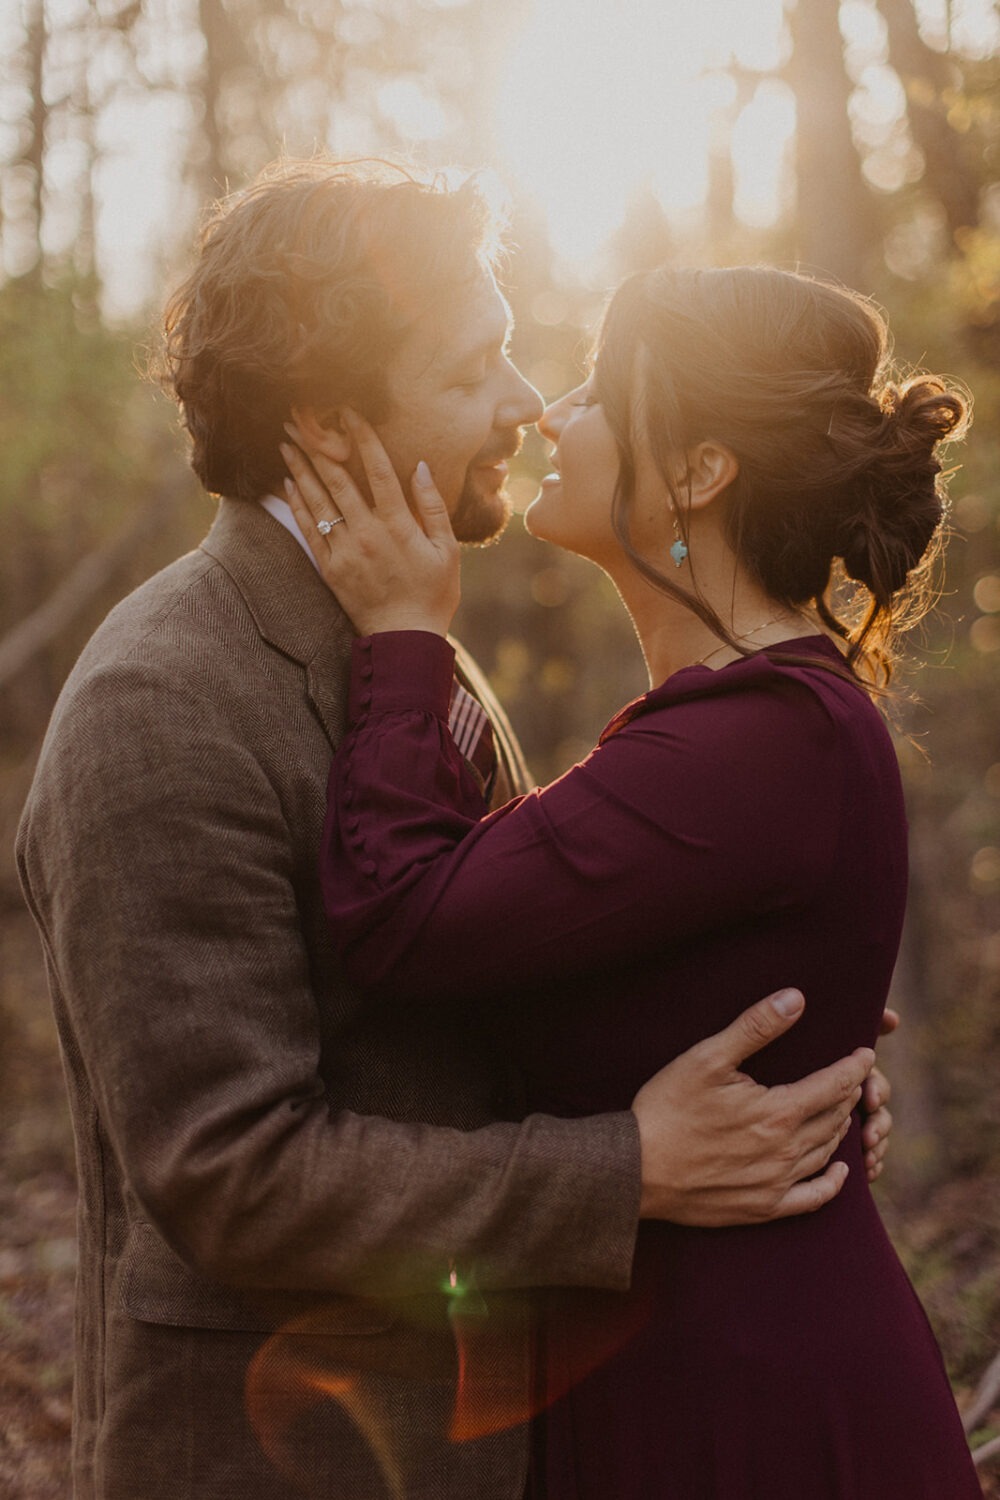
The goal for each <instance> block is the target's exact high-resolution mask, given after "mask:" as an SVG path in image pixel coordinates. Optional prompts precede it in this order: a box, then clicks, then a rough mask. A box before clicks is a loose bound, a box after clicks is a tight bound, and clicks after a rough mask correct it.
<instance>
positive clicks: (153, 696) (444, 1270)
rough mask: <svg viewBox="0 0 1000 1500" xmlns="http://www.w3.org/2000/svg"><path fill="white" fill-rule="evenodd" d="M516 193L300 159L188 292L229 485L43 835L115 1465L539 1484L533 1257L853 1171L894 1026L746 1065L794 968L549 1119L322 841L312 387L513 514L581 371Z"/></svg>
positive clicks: (129, 1480) (590, 1266)
mask: <svg viewBox="0 0 1000 1500" xmlns="http://www.w3.org/2000/svg"><path fill="white" fill-rule="evenodd" d="M491 234H492V228H491V225H490V224H489V222H488V218H487V215H486V211H485V208H484V205H483V203H482V200H481V199H480V198H479V196H478V194H477V193H476V191H475V188H474V186H473V185H467V186H466V187H464V188H462V189H459V190H456V191H449V190H447V189H445V188H444V187H443V186H442V185H440V184H430V185H424V184H420V183H418V182H416V181H413V180H411V179H409V178H408V177H407V175H406V174H404V173H402V172H394V171H383V172H382V173H380V172H378V171H377V170H375V169H373V168H362V167H360V166H355V167H353V168H349V167H337V166H319V165H314V166H311V167H308V168H286V169H283V170H281V171H279V172H278V173H276V174H274V175H272V176H270V177H268V178H267V179H265V180H264V181H262V182H261V183H260V184H258V185H257V186H256V187H255V188H254V189H252V190H251V191H250V192H249V193H248V194H246V195H244V196H243V197H242V198H240V199H238V200H237V201H236V202H235V204H234V205H232V206H231V207H230V208H228V209H227V210H225V211H224V212H223V213H222V214H221V215H220V216H219V217H218V218H217V219H216V220H215V221H214V223H213V224H212V225H211V226H210V228H209V230H208V231H207V234H206V237H205V241H204V244H203V248H202V255H201V258H200V261H199V263H198V265H197V267H196V269H195V271H194V272H193V274H192V276H191V277H190V279H189V280H188V282H187V283H186V285H185V286H184V287H183V288H182V289H181V291H180V292H179V293H178V295H177V297H176V298H175V299H174V302H173V303H172V305H171V309H170V311H169V314H168V350H169V360H170V369H171V375H172V381H173V385H174V389H175V392H176V394H177V396H178V398H179V399H180V401H181V404H182V409H183V413H184V418H185V422H186V425H187V427H188V429H189V431H190V433H191V436H192V439H193V444H194V452H193V463H194V467H195V469H196V472H197V473H198V475H199V477H200V478H201V479H202V481H203V483H204V484H205V486H206V488H207V489H208V490H209V491H212V492H214V493H219V494H223V495H225V496H226V498H225V499H223V500H222V502H221V505H220V508H219V514H218V519H217V520H216V522H215V525H214V526H213V528H212V530H211V532H210V534H209V536H208V538H207V539H206V541H205V542H204V543H203V545H202V547H201V548H200V549H199V550H198V551H197V552H195V553H194V554H192V555H190V556H188V557H186V558H182V559H180V560H179V561H178V562H176V563H175V564H173V565H172V566H171V567H169V568H167V569H166V570H165V571H164V572H163V573H161V574H160V575H159V576H158V577H156V578H154V579H152V580H150V582H149V583H147V584H146V585H144V586H143V587H142V588H141V589H139V590H137V592H136V593H135V594H133V595H132V596H131V597H130V598H129V599H127V600H126V601H124V603H123V604H121V605H119V606H118V608H117V609H115V610H114V611H112V613H111V615H110V616H109V617H108V619H107V620H106V621H105V623H104V625H103V626H102V627H101V628H100V630H99V631H98V632H97V634H96V636H95V637H94V639H93V640H92V641H91V643H90V645H89V646H88V647H87V648H86V650H85V651H84V653H83V656H82V657H81V659H80V661H79V663H78V664H77V666H76V668H75V670H74V672H73V674H72V676H71V678H70V680H69V682H68V683H67V685H66V688H65V690H64V692H63V694H62V697H61V699H60V702H59V704H58V705H57V708H56V711H55V714H54V716H53V721H52V725H51V727H50V730H49V734H48V736H47V739H46V743H45V746H44V748H43V751H42V756H41V761H40V764H39V769H38V773H37V776H36V780H35V784H34V786H33V789H32V792H31V795H30V797H29V801H28V806H27V809H26V812H25V816H24V820H23V823H22V828H21V831H20V834H19V842H18V858H19V863H20V869H21V872H22V878H23V881H24V885H25V890H26V892H27V894H28V899H29V901H30V903H31V906H32V909H33V911H34V913H35V916H36V919H37V921H38V923H39V926H40V929H41V932H42V936H43V941H44V944H45V949H46V958H47V963H48V969H49V978H50V983H51V988H52V993H53V999H54V1004H55V1008H56V1013H57V1018H58V1022H59V1027H60V1034H61V1037H62V1042H63V1047H64V1052H65V1058H66V1068H67V1077H68V1083H69V1089H70V1096H71V1103H72V1108H73V1115H74V1123H75V1128H76V1133H77V1142H78V1154H79V1161H80V1178H81V1213H80V1276H79V1294H78V1326H77V1356H78V1381H77V1392H76V1428H75V1468H76V1495H77V1500H96V1497H99V1500H195V1497H197V1500H230V1497H237V1496H238V1497H240V1500H257V1497H259V1500H265V1497H266V1500H286V1497H287V1500H291V1497H292V1496H293V1495H294V1496H300V1495H302V1494H307V1495H315V1496H323V1497H333V1496H338V1497H339V1496H343V1497H345V1500H384V1497H387V1496H389V1497H393V1500H401V1497H406V1500H410V1497H425V1500H432V1497H433V1500H438V1497H443V1496H454V1497H462V1500H467V1497H472V1496H481V1497H483V1500H517V1497H518V1496H520V1494H521V1492H522V1488H523V1483H524V1472H525V1449H526V1443H525V1434H524V1428H523V1418H524V1417H525V1416H526V1414H527V1410H528V1408H527V1404H526V1403H527V1385H526V1379H525V1363H526V1350H527V1340H526V1335H525V1326H524V1321H523V1318H524V1305H523V1302H522V1300H521V1298H520V1297H519V1295H518V1293H519V1292H520V1291H522V1290H523V1289H526V1288H530V1287H533V1286H542V1285H587V1286H598V1287H605V1288H611V1289H623V1288H625V1287H626V1286H627V1285H628V1280H629V1271H630V1262H631V1255H632V1248H633V1242H634V1235H635V1230H636V1225H637V1220H638V1217H639V1214H640V1210H641V1212H642V1213H643V1214H644V1215H646V1216H648V1217H660V1218H666V1217H669V1218H674V1219H677V1220H679V1221H682V1222H687V1223H700V1224H725V1223H732V1222H747V1221H753V1220H756V1219H762V1218H768V1217H772V1216H775V1215H779V1214H785V1213H790V1212H800V1211H805V1210H809V1209H814V1208H817V1207H819V1206H821V1204H822V1203H823V1202H825V1201H827V1200H828V1199H829V1198H830V1197H831V1196H832V1195H833V1194H834V1193H835V1192H836V1191H837V1190H838V1189H839V1186H840V1183H841V1182H842V1180H843V1175H842V1171H843V1169H842V1168H839V1167H836V1166H835V1167H832V1168H830V1169H829V1170H828V1171H827V1172H825V1173H824V1174H823V1175H822V1176H819V1177H816V1178H815V1179H814V1180H813V1181H809V1182H804V1181H801V1180H800V1179H803V1178H806V1177H810V1176H812V1175H813V1174H816V1173H819V1172H821V1171H822V1168H823V1166H824V1163H825V1162H826V1160H827V1158H828V1156H829V1154H830V1152H831V1150H832V1149H833V1148H834V1146H835V1144H836V1142H837V1141H838V1139H839V1138H840V1136H841V1134H842V1132H843V1130H844V1128H845V1127H846V1121H847V1115H848V1111H849V1110H850V1108H851V1106H852V1105H853V1104H854V1103H855V1102H856V1100H857V1097H858V1093H859V1091H860V1084H861V1081H862V1079H863V1078H864V1075H865V1073H866V1071H867V1069H868V1066H869V1065H870V1061H871V1054H870V1053H861V1054H859V1055H858V1056H856V1057H854V1058H850V1059H845V1060H844V1061H843V1062H842V1063H841V1064H839V1065H837V1066H836V1067H835V1068H832V1069H828V1070H826V1072H825V1073H824V1074H819V1075H816V1076H815V1077H814V1078H813V1079H810V1080H806V1081H804V1082H803V1083H802V1084H799V1085H796V1086H795V1088H793V1089H784V1090H775V1091H770V1092H769V1091H766V1090H763V1089H759V1088H757V1087H756V1086H755V1085H753V1084H752V1083H751V1082H750V1081H749V1080H748V1079H746V1078H744V1077H743V1076H742V1075H740V1074H739V1073H738V1071H737V1070H738V1068H739V1064H740V1062H741V1061H742V1060H743V1059H744V1058H745V1057H747V1056H748V1055H750V1053H752V1052H753V1051H755V1050H757V1049H758V1048H759V1047H761V1046H763V1045H765V1044H766V1043H767V1042H768V1041H769V1040H771V1039H772V1038H773V1037H775V1036H777V1035H779V1034H780V1033H781V1032H782V1031H783V1030H785V1029H787V1027H788V1026H789V1025H791V1024H792V1023H793V1021H794V1019H795V1016H796V1014H797V1010H798V1008H799V1006H800V1003H801V1002H800V1001H799V1000H797V999H796V997H794V996H788V995H785V996H784V997H781V998H779V1002H778V1004H777V1006H775V1005H772V1004H770V1003H768V1002H761V1003H760V1004H759V1005H757V1006H756V1007H754V1009H752V1010H751V1011H750V1012H748V1013H747V1015H746V1016H744V1017H742V1018H741V1019H740V1020H739V1021H737V1022H735V1023H734V1025H733V1027H731V1028H730V1029H729V1030H728V1031H727V1032H725V1033H722V1034H721V1035H720V1036H719V1037H718V1038H713V1039H711V1040H710V1041H708V1042H706V1043H704V1044H702V1045H701V1046H700V1047H699V1048H696V1049H694V1050H693V1052H691V1053H689V1054H686V1055H685V1057H683V1058H681V1059H678V1060H677V1061H676V1062H675V1063H674V1064H672V1065H671V1066H670V1067H668V1068H666V1069H665V1070H664V1071H663V1072H662V1073H660V1074H658V1075H657V1076H656V1077H655V1078H654V1079H652V1080H651V1081H650V1083H648V1084H647V1085H646V1086H645V1087H644V1089H643V1090H642V1091H641V1095H640V1096H639V1097H638V1098H637V1100H636V1104H635V1108H634V1111H631V1112H626V1113H624V1114H622V1115H613V1116H606V1117H598V1118H594V1119H589V1120H576V1121H563V1120H555V1119H549V1118H542V1117H537V1116H536V1117H531V1118H528V1119H526V1120H523V1121H522V1120H518V1118H517V1116H518V1109H517V1080H516V1079H511V1078H508V1077H505V1076H504V1070H503V1068H502V1066H501V1065H500V1064H498V1062H497V1061H496V1059H495V1058H494V1056H493V1055H492V1053H491V1049H490V1048H488V1047H487V1046H486V1045H485V1044H483V1042H482V1040H481V1038H480V1037H478V1036H477V1034H476V1030H475V1025H474V1023H473V1022H470V1024H469V1028H468V1030H463V1031H462V1032H461V1033H458V1032H456V1031H455V1029H454V1028H453V1027H451V1026H448V1025H445V1024H444V1023H441V1024H436V1023H435V1022H434V1020H433V1019H432V1018H428V1017H426V1016H414V1015H413V1014H411V1013H409V1012H408V1011H407V1010H406V1009H405V1008H404V1007H402V1006H399V1007H393V1006H392V1005H390V1004H385V1003H381V1002H380V1003H379V1005H378V1006H375V1005H373V1004H371V1003H370V1002H369V1003H366V1002H365V1000H364V998H363V997H361V996H359V995H357V994H355V993H353V992H352V991H351V989H350V988H349V986H348V985H347V983H346V981H345V980H344V978H343V976H342V974H341V973H340V972H339V971H338V968H337V965H336V962H335V960H334V957H333V953H332V948H331V945H330V941H329V936H328V933H327V930H326V925H325V920H324V917H323V912H322V903H321V899H320V892H319V881H318V878H317V874H316V861H317V851H318V845H319V838H320V831H321V824H322V816H323V807H324V792H325V784H326V777H327V771H328V767H329V761H330V755H331V750H332V748H333V747H334V746H335V745H336V744H337V742H338V740H339V738H340V736H341V733H342V729H343V722H344V702H343V699H344V693H345V685H346V680H347V670H348V666H347V659H348V648H349V642H350V629H349V627H348V625H347V622H346V620H345V619H344V617H343V615H342V614H341V612H340V611H339V608H338V606H337V605H336V603H335V601H334V600H333V598H332V596H331V595H330V594H329V593H328V591H327V590H326V588H325V586H324V585H323V584H322V582H321V581H320V579H319V578H318V576H317V575H316V572H315V570H314V568H313V567H312V565H311V562H310V560H309V558H308V556H307V555H306V552H305V550H304V547H303V546H301V545H300V539H299V538H297V537H296V535H295V534H294V523H293V521H292V519H291V517H290V513H289V512H288V510H287V507H285V506H284V503H283V502H282V501H280V500H278V499H277V498H276V496H275V492H276V491H280V486H281V483H282V480H283V476H284V472H285V471H284V466H283V462H282V460H281V457H280V454H279V445H280V443H281V442H282V439H283V428H284V424H285V422H286V421H288V419H289V418H290V417H292V416H294V417H295V419H296V420H297V421H298V423H299V424H300V428H302V429H304V430H306V431H311V432H313V433H315V434H318V435H319V436H320V437H321V438H322V440H323V441H324V442H326V444H327V446H328V448H329V449H331V450H332V451H334V452H335V453H341V454H342V456H343V457H344V459H345V461H347V462H349V463H353V462H354V456H353V453H352V450H351V445H350V442H349V440H348V437H347V435H346V433H345V432H344V431H343V430H342V428H341V427H340V424H339V418H338V411H339V408H340V407H341V406H342V405H343V404H344V403H350V404H351V405H352V406H354V407H356V408H357V409H358V410H360V411H361V412H363V413H364V415H366V416H367V417H368V418H369V419H370V420H371V421H372V422H373V423H375V425H376V427H377V429H378V431H379V433H380V435H381V437H382V440H383V442H384V443H385V445H386V448H387V450H388V452H389V454H390V457H391V458H392V460H393V463H394V465H395V466H396V467H397V468H398V469H399V471H400V472H401V473H404V474H406V475H408V474H409V473H410V472H411V471H412V468H413V466H414V465H415V463H416V461H417V459H419V458H423V459H426V460H427V461H428V462H429V463H430V464H431V466H432V469H433V472H434V475H435V478H436V480H437V482H438V484H439V486H440V488H441V490H442V493H443V495H444V497H445V499H446V502H447V503H448V506H449V510H450V513H451V515H452V517H453V522H454V525H455V529H456V532H457V534H458V535H459V536H460V537H462V538H463V539H465V540H468V541H480V540H484V539H486V538H487V537H488V536H490V535H493V534H494V533H495V532H496V531H497V530H498V529H499V528H500V527H501V526H502V525H503V523H504V520H505V519H506V513H507V507H506V502H505V499H504V497H503V481H504V477H505V474H506V461H507V459H508V458H509V457H510V456H511V455H512V454H513V452H514V451H515V449H516V447H517V444H518V441H519V432H520V429H521V428H522V427H523V426H524V425H525V424H526V423H528V422H531V421H533V420H534V419H535V418H536V416H537V415H538V414H539V413H540V411H541V403H540V401H539V399H538V397H537V395H536V394H535V392H534V391H533V390H532V389H531V388H530V387H529V386H528V385H527V384H526V383H525V381H524V380H523V379H522V378H521V376H520V375H519V374H518V372H517V371H516V370H515V369H514V367H513V366H512V365H511V364H510V362H509V360H508V358H507V355H506V352H505V338H506V332H507V316H506V310H505V307H504V304H503V303H502V301H501V299H500V298H499V295H498V293H497V292H496V287H495V283H494V282H493V279H492V257H493V254H494V252H495V248H496V246H495V241H494V240H493V239H492V238H491ZM276 522H280V524H276ZM476 699H482V700H483V701H485V702H486V704H487V706H488V708H489V711H490V715H491V717H492V718H493V721H494V729H495V740H496V744H495V751H494V752H492V753H491V752H490V749H489V744H488V741H489V735H488V734H487V733H485V732H484V733H480V732H479V731H480V730H481V729H482V715H481V714H480V713H479V710H478V705H477V702H476V701H475V700H476ZM453 713H454V716H455V721H456V727H458V728H459V729H460V731H461V732H465V731H466V730H467V729H468V726H469V725H470V724H472V725H473V730H474V732H473V734H472V736H471V737H470V738H469V739H468V741H467V753H468V755H469V758H470V760H471V761H472V763H473V764H476V763H479V764H480V765H481V767H482V771H483V775H484V777H485V778H486V779H488V780H489V781H490V783H491V786H492V795H493V796H494V797H495V798H497V799H503V798H505V797H506V796H508V795H509V794H510V792H511V791H512V790H513V789H514V788H516V787H517V786H518V785H519V784H520V781H521V779H522V778H523V769H522V767H521V765H520V761H519V758H518V755H517V751H516V747H515V745H514V744H513V741H512V739H511V737H510V734H509V731H508V729H507V726H506V724H505V722H504V720H503V718H502V716H501V715H500V714H499V712H498V710H497V709H496V706H495V704H493V703H492V700H491V699H490V697H489V694H488V691H487V690H486V688H485V686H484V684H483V682H482V679H481V678H480V677H479V675H478V674H477V672H476V669H475V668H474V666H473V664H472V663H471V662H469V661H468V660H466V659H464V658H460V671H459V679H458V682H457V684H456V689H455V697H454V701H453ZM484 749H485V752H486V757H487V758H486V760H485V761H484V759H483V752H484ZM446 962H447V955H446V954H443V955H442V963H446ZM788 1002H790V1004H789V1003H788ZM885 1124H886V1119H885V1116H882V1117H881V1121H880V1123H878V1124H876V1127H875V1131H876V1133H877V1131H878V1130H879V1129H881V1130H883V1131H884V1128H885Z"/></svg>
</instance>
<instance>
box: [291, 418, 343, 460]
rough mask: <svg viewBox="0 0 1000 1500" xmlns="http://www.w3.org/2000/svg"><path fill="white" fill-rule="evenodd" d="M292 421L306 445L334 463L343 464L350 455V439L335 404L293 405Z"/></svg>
mask: <svg viewBox="0 0 1000 1500" xmlns="http://www.w3.org/2000/svg"><path fill="white" fill-rule="evenodd" d="M292 421H293V422H294V423H295V425H296V427H297V428H298V429H299V431H300V432H301V434H302V436H303V438H304V439H305V441H306V445H307V447H309V448H312V449H313V450H314V451H315V452H316V453H322V454H323V456H324V457H325V458H332V459H333V461H334V463H338V464H343V463H346V462H347V460H348V459H349V458H350V456H351V440H350V438H349V437H348V435H347V429H346V428H345V427H344V423H343V420H342V418H341V415H340V408H339V407H337V406H331V407H318V406H293V407H292Z"/></svg>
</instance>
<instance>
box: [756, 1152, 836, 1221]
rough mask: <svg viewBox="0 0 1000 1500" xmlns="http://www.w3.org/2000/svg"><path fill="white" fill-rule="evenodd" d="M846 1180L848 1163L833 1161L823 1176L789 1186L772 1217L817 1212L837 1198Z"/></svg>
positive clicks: (778, 1217) (786, 1217)
mask: <svg viewBox="0 0 1000 1500" xmlns="http://www.w3.org/2000/svg"><path fill="white" fill-rule="evenodd" d="M846 1181H847V1166H846V1163H844V1162H842V1161H834V1162H831V1163H830V1165H829V1166H828V1167H827V1169H826V1171H825V1172H824V1173H823V1175H822V1176H821V1177H812V1178H810V1180H809V1181H808V1182H797V1183H796V1184H795V1186H794V1187H791V1188H789V1189H788V1192H787V1193H786V1194H785V1196H784V1197H783V1198H782V1200H781V1202H780V1203H779V1204H778V1206H777V1208H776V1209H775V1211H774V1213H773V1214H772V1215H771V1217H772V1218H775V1219H788V1218H791V1217H792V1216H793V1215H794V1214H811V1213H815V1212H816V1210H817V1209H818V1208H822V1207H823V1206H824V1204H827V1203H829V1202H830V1201H831V1200H832V1199H834V1198H836V1196H837V1194H838V1193H839V1192H840V1190H841V1188H842V1187H843V1186H844V1183H845V1182H846Z"/></svg>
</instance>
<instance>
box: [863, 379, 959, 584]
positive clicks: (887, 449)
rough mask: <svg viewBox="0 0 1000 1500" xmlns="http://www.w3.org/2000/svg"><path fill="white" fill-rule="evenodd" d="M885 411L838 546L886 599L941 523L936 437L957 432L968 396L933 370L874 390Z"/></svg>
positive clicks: (919, 557)
mask: <svg viewBox="0 0 1000 1500" xmlns="http://www.w3.org/2000/svg"><path fill="white" fill-rule="evenodd" d="M873 399H874V401H875V402H876V403H877V407H878V411H879V413H880V414H881V415H880V420H879V422H878V431H877V433H876V435H875V441H874V443H873V447H872V451H871V456H870V461H869V463H868V464H867V465H866V466H865V468H864V469H863V471H862V472H861V473H859V474H858V476H857V480H856V483H855V484H854V485H852V486H851V491H850V502H851V503H850V505H849V508H848V514H846V515H845V516H844V517H843V519H842V523H841V529H840V536H839V542H838V549H837V550H838V552H839V555H840V556H841V557H842V558H843V562H844V569H845V571H846V572H847V574H848V576H849V577H850V578H853V579H854V580H855V581H856V582H858V583H863V584H864V585H865V587H866V588H867V589H869V590H870V591H871V593H872V595H873V597H874V598H875V599H877V600H878V601H879V602H880V603H888V601H889V599H890V598H891V597H892V595H893V594H895V593H896V592H897V591H898V590H899V589H901V588H903V587H904V585H905V583H906V580H907V578H908V576H909V575H910V573H911V572H913V570H914V569H915V568H917V567H918V566H919V564H920V562H921V560H922V559H923V557H924V554H925V553H926V552H927V549H928V547H929V546H930V544H931V541H932V539H933V537H934V535H935V532H936V531H937V529H938V526H939V525H940V522H941V518H942V516H943V514H944V501H943V499H942V496H941V494H940V493H939V491H938V485H937V476H938V474H939V473H940V471H941V465H940V463H939V462H938V459H937V457H936V454H935V449H936V448H937V445H938V443H940V442H944V441H945V440H946V439H948V438H953V437H958V436H960V435H961V433H962V432H963V431H964V429H965V426H966V425H967V421H968V403H967V401H966V399H965V397H964V396H963V395H962V394H961V393H960V392H958V391H956V390H952V389H949V387H948V386H946V385H945V383H944V381H943V380H940V379H938V377H937V376H933V375H917V376H914V377H913V378H912V379H911V380H908V381H906V382H905V384H903V385H894V384H886V385H885V386H883V388H882V389H881V391H879V392H878V393H877V395H875V396H874V398H873Z"/></svg>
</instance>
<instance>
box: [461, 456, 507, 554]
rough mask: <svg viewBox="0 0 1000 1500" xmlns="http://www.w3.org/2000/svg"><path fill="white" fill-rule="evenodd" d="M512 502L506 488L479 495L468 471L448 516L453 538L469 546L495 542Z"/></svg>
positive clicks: (505, 526) (503, 526)
mask: <svg viewBox="0 0 1000 1500" xmlns="http://www.w3.org/2000/svg"><path fill="white" fill-rule="evenodd" d="M512 509H513V507H512V505H511V501H510V496H509V495H508V494H507V492H506V490H504V489H498V490H493V491H492V492H491V493H489V494H483V493H482V491H480V490H479V489H477V488H476V482H475V480H474V479H473V477H472V475H471V474H470V475H469V476H468V477H467V478H466V481H465V485H464V487H463V489H462V493H461V495H459V497H458V504H457V505H456V506H455V509H454V511H453V512H452V517H451V529H452V531H454V533H455V540H456V541H459V542H464V543H467V544H469V545H470V546H474V547H476V546H478V547H484V546H487V545H488V544H489V543H490V542H495V541H497V540H498V539H499V538H500V537H501V536H502V535H503V533H504V531H506V529H507V522H508V521H509V520H510V518H511V512H512Z"/></svg>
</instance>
